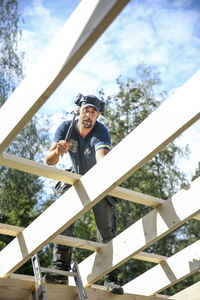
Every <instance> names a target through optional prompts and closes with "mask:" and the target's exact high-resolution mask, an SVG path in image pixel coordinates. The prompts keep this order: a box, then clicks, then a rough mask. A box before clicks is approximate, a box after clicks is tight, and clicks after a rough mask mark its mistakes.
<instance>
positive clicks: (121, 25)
mask: <svg viewBox="0 0 200 300" xmlns="http://www.w3.org/2000/svg"><path fill="white" fill-rule="evenodd" d="M80 2H81V1H79V0H56V1H51V0H29V1H27V0H19V8H20V11H21V15H22V17H23V19H24V24H23V26H22V38H21V41H20V43H19V49H20V50H21V51H23V52H24V53H25V58H24V73H25V75H26V74H27V73H28V71H29V68H31V67H32V66H33V65H34V63H35V62H36V61H37V59H38V58H39V56H40V54H41V53H42V52H43V51H44V50H45V48H46V47H47V45H48V44H49V43H50V41H51V40H52V39H53V38H54V36H55V35H56V33H57V32H58V31H59V29H60V28H61V27H62V26H63V25H64V23H65V21H66V20H67V18H68V17H69V16H70V15H71V14H72V12H73V10H74V9H75V8H76V7H77V6H78V4H79V3H80ZM139 63H145V64H146V65H148V66H152V67H154V68H155V71H156V72H158V73H160V78H161V80H162V89H163V90H165V91H167V92H168V94H171V93H173V92H174V91H175V90H176V89H177V88H179V87H181V85H183V84H184V83H185V82H186V81H187V80H188V79H189V78H190V77H192V75H194V74H195V73H196V72H197V71H198V70H199V69H200V1H199V0H131V1H130V2H129V4H128V5H127V6H126V7H125V8H124V9H123V11H122V12H121V13H120V15H119V16H118V17H117V18H116V19H115V20H114V21H113V23H112V24H111V25H110V26H109V27H108V29H107V30H106V31H105V32H104V34H103V35H102V36H101V37H100V38H99V39H98V41H97V42H96V43H95V44H94V46H93V47H92V48H91V49H90V50H89V52H88V53H87V54H86V55H85V56H84V57H83V58H82V60H81V61H80V62H79V63H78V64H77V66H76V67H75V68H74V70H72V72H71V73H70V74H69V75H68V76H67V78H66V79H65V80H64V81H63V83H62V84H61V85H60V86H59V87H58V88H57V90H56V91H55V92H54V93H53V95H52V96H51V97H50V98H49V99H48V100H47V102H46V103H45V104H44V105H43V106H42V108H41V109H40V111H39V112H40V113H44V114H48V115H50V116H51V119H52V120H53V124H54V125H53V127H52V128H51V129H50V132H51V133H53V132H54V131H55V129H56V127H57V126H58V125H59V123H60V122H61V121H62V119H63V116H64V114H63V112H65V111H66V112H71V111H72V110H73V109H74V100H75V97H76V95H77V94H78V93H82V94H84V95H86V94H97V91H98V90H100V89H102V88H103V90H104V91H105V93H106V95H114V94H115V92H116V91H117V84H116V79H117V78H118V77H119V76H120V75H121V76H123V77H124V78H126V77H128V76H133V74H134V71H135V68H136V66H137V65H138V64H139ZM69 99H70V102H69ZM69 103H71V104H69ZM180 109H181V108H180ZM199 137H200V121H197V122H196V123H195V124H193V125H192V126H191V127H190V128H189V129H187V130H186V131H185V132H184V133H183V134H182V135H181V136H180V138H179V139H177V140H176V142H177V144H178V145H180V146H181V147H184V146H186V145H187V144H189V147H190V151H191V154H190V156H189V159H187V160H186V159H184V160H181V162H180V168H181V170H183V171H184V172H186V173H187V175H188V178H190V177H191V176H192V175H193V174H194V172H195V169H196V168H197V166H198V162H199V161H200V159H199V148H200V139H199Z"/></svg>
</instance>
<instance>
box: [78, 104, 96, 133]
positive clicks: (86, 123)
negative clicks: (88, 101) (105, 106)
mask: <svg viewBox="0 0 200 300" xmlns="http://www.w3.org/2000/svg"><path fill="white" fill-rule="evenodd" d="M98 116H99V112H97V111H96V110H95V108H94V107H93V106H88V107H86V108H80V123H81V126H82V127H83V128H93V127H94V125H95V123H96V120H97V118H98Z"/></svg>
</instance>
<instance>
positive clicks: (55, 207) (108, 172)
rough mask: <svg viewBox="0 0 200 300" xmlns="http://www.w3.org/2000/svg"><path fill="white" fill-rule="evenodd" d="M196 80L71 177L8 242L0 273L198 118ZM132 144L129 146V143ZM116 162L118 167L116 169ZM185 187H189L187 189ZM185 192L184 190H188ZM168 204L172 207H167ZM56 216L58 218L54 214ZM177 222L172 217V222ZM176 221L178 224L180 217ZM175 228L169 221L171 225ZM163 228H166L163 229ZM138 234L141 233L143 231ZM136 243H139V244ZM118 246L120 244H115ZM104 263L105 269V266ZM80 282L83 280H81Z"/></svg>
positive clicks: (19, 261) (199, 77)
mask: <svg viewBox="0 0 200 300" xmlns="http://www.w3.org/2000/svg"><path fill="white" fill-rule="evenodd" d="M199 81H200V72H197V73H196V74H195V75H194V76H193V77H192V78H191V79H190V80H189V81H188V82H186V83H185V84H184V86H183V87H182V88H181V89H179V90H178V91H176V93H175V94H174V95H173V96H171V97H170V98H168V99H167V100H166V101H165V102H164V103H163V104H162V105H161V106H160V107H159V108H158V109H157V110H156V111H154V112H153V113H152V114H151V115H150V116H149V117H148V118H146V119H145V121H144V122H143V123H141V124H140V125H139V126H138V127H137V128H136V129H135V130H134V131H133V132H131V133H130V134H129V135H128V136H127V137H126V138H125V139H124V140H123V141H122V142H120V143H119V144H118V145H117V146H116V147H115V148H114V149H113V150H112V151H110V152H109V153H108V154H107V155H106V156H105V157H104V158H103V159H102V160H100V161H99V162H98V164H96V165H95V166H94V167H93V168H91V169H90V170H89V171H88V172H87V173H86V174H85V175H84V176H82V177H81V179H80V180H79V181H77V182H75V184H74V186H72V187H71V188H70V189H69V190H68V191H67V192H66V193H65V194H64V195H63V196H61V197H60V198H59V199H58V200H57V201H56V202H54V203H53V204H52V205H51V206H50V207H49V208H48V209H46V210H45V212H44V213H43V214H41V215H40V216H39V217H38V218H37V219H36V220H35V221H34V222H33V223H32V224H30V225H29V226H28V227H27V228H26V229H25V230H24V231H23V232H22V233H20V234H19V235H18V236H17V238H15V239H14V240H13V241H12V242H11V243H10V244H9V245H7V246H6V247H5V248H4V249H3V250H2V251H1V253H0V266H1V268H0V276H9V274H10V273H12V272H14V271H15V270H16V269H17V268H19V267H20V266H21V265H22V264H23V263H25V262H26V261H27V260H28V259H29V258H30V257H31V255H32V254H33V253H35V252H38V251H39V250H40V249H42V248H43V246H44V245H45V244H47V243H48V242H49V241H51V240H53V239H54V238H55V237H56V236H57V235H58V234H59V233H60V232H62V231H63V230H64V229H65V228H67V227H68V226H70V225H71V224H72V223H74V222H75V221H76V220H77V219H78V218H79V217H80V216H81V215H83V214H84V213H86V212H87V211H88V210H89V209H91V208H92V207H93V206H94V205H95V204H97V203H98V202H99V201H100V200H101V199H102V198H103V197H104V196H105V195H107V194H108V193H109V192H110V191H111V190H113V189H114V188H115V187H116V186H118V185H119V184H120V183H122V182H123V181H124V180H125V179H126V178H128V177H129V176H130V175H131V174H132V173H134V172H135V171H136V170H137V169H139V168H140V167H142V166H143V165H144V164H145V163H146V162H147V161H148V160H149V159H150V158H151V157H153V156H154V155H155V154H156V153H157V152H159V151H160V150H161V149H162V148H163V147H164V146H165V145H167V144H168V143H169V142H170V141H172V140H173V139H174V138H175V137H176V136H178V135H179V134H180V133H181V132H182V131H184V130H185V129H186V128H187V127H189V126H190V125H191V124H192V123H194V122H195V121H196V120H197V119H198V118H199V117H200V101H199V96H200V86H199ZM191 91H192V92H191ZM180 107H181V113H180ZM169 120H170V122H169ZM158 124H159V126H158ZM133 143H134V149H133V147H132V145H133ZM119 157H120V159H119ZM116 166H117V167H118V168H116ZM94 178H95V181H96V182H98V185H95V184H91V183H92V182H94ZM195 182H196V181H195ZM194 185H195V183H194V182H193V186H194ZM190 190H191V188H190V189H189V190H188V191H190ZM188 191H184V192H185V193H187V192H188ZM194 198H195V197H194ZM69 199H70V200H69ZM71 203H73V205H71ZM166 203H170V202H169V201H166V202H165V203H163V204H161V206H162V207H165V205H167V204H166ZM185 205H186V207H187V203H185ZM169 208H170V209H171V207H170V206H169ZM191 209H194V211H193V213H191V214H190V217H192V216H193V215H194V214H198V213H200V212H199V207H198V208H197V207H196V206H195V207H193V205H191V207H190V208H189V210H188V214H189V212H191ZM171 210H172V209H171ZM195 210H196V211H195ZM183 211H185V210H183ZM172 212H173V210H172ZM154 214H155V216H156V215H157V211H153V213H152V218H154V216H153V215H154ZM56 215H57V216H59V217H58V218H55V216H56ZM186 219H187V216H186V217H185V220H186ZM145 220H146V219H145ZM147 220H148V217H147ZM150 221H152V220H150ZM168 222H169V223H170V220H168ZM177 223H178V222H177V220H176V219H175V224H177ZM138 224H139V223H138ZM149 224H150V225H149V226H147V229H151V227H152V225H151V223H149ZM153 224H154V223H153ZM154 225H155V224H154ZM179 225H181V221H180V224H179ZM174 227H175V226H174ZM174 227H173V226H172V227H171V229H170V230H172V228H174ZM141 228H142V227H140V228H139V229H140V232H141ZM161 228H162V227H161ZM161 231H162V230H161ZM136 232H137V230H136ZM148 232H149V231H148ZM167 232H168V231H167V230H166V231H164V233H163V234H166V233H167ZM131 234H132V232H131ZM154 234H155V232H154V231H153V233H152V236H153V237H152V240H151V242H148V243H152V242H153V241H154V240H156V239H158V237H155V235H154ZM142 236H143V238H144V235H142ZM149 236H150V235H149ZM136 240H137V239H136ZM139 240H140V241H141V238H140V239H139ZM131 241H132V239H131ZM143 241H144V240H143ZM127 243H129V242H127ZM148 243H147V244H148ZM136 244H137V245H138V243H136ZM110 246H111V244H109V245H108V247H107V248H106V249H107V250H108V249H109V247H110ZM145 246H146V244H145ZM143 247H144V243H143V244H142V247H141V249H140V250H139V251H138V250H136V249H135V248H134V250H133V252H132V253H131V254H130V255H132V254H133V253H134V252H137V253H135V254H138V253H139V252H141V251H142V250H143ZM120 248H121V247H120V246H119V249H120ZM101 251H102V250H101ZM102 252H104V251H102ZM130 252H131V251H130ZM126 253H127V251H124V254H126ZM128 256H129V255H128ZM128 256H127V257H128ZM127 257H126V258H125V257H124V260H127ZM118 259H119V257H118ZM92 263H93V262H92ZM121 263H123V260H122V261H121V260H120V259H119V260H117V262H116V265H117V264H121ZM114 265H115V263H114ZM88 267H89V268H90V267H91V264H88ZM106 268H108V269H107V270H106ZM112 268H113V267H112V266H111V265H109V264H107V263H106V264H105V269H104V268H103V269H102V270H101V269H98V268H97V272H96V273H95V275H94V277H93V276H89V277H88V280H89V281H90V279H91V281H92V282H91V283H93V282H94V281H96V280H95V278H97V277H99V276H100V277H101V275H100V274H104V273H106V272H107V271H109V270H110V269H112ZM90 271H91V270H90ZM85 283H86V284H87V282H86V279H85ZM89 284H90V282H89Z"/></svg>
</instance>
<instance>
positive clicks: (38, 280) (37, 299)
mask: <svg viewBox="0 0 200 300" xmlns="http://www.w3.org/2000/svg"><path fill="white" fill-rule="evenodd" d="M31 261H32V265H33V272H34V276H35V290H34V294H33V299H34V300H47V297H46V290H45V285H44V282H43V279H42V273H47V272H51V273H55V274H59V275H66V276H72V277H74V280H75V283H76V288H77V292H78V299H79V300H86V299H87V294H86V292H85V290H84V287H83V283H82V280H81V277H80V273H79V269H78V264H77V262H76V261H74V263H73V265H72V272H67V271H62V270H56V269H49V268H42V267H40V262H39V257H38V254H37V253H36V254H35V255H33V256H32V258H31Z"/></svg>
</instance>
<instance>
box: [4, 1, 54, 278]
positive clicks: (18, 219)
mask: <svg viewBox="0 0 200 300" xmlns="http://www.w3.org/2000/svg"><path fill="white" fill-rule="evenodd" d="M21 22H22V19H21V16H20V13H19V11H18V1H15V0H1V1H0V24H1V35H0V51H1V58H0V106H1V105H3V104H4V102H5V101H6V99H7V98H8V96H9V95H10V94H11V93H12V91H13V90H14V89H15V87H16V86H17V84H18V82H19V81H21V79H22V78H23V72H22V59H23V54H22V53H19V52H18V48H17V45H18V41H19V38H20V23H21ZM8 118H9V115H8ZM39 125H40V126H42V127H43V128H42V130H40V128H41V127H39ZM47 128H48V122H45V120H44V119H43V123H42V125H41V119H40V118H39V117H34V118H33V119H32V120H31V121H30V122H29V123H28V124H27V125H26V126H25V128H24V129H23V130H22V131H21V132H20V133H19V134H18V136H17V137H16V138H15V140H14V141H13V142H12V143H11V144H10V146H9V147H8V148H7V149H6V152H7V153H10V154H12V155H16V156H19V157H24V158H27V159H30V160H33V161H43V156H44V151H45V149H47V148H48V147H49V135H48V130H47ZM44 195H45V192H44V181H43V180H42V179H41V178H39V177H37V176H35V175H31V174H28V173H24V172H21V171H17V170H15V169H12V168H6V167H3V166H0V222H1V223H7V224H10V225H16V226H22V227H26V226H27V225H29V224H30V223H31V222H32V221H33V220H34V219H35V218H36V217H37V216H38V214H39V213H40V212H41V209H42V207H43V206H42V205H43V203H44V202H45V201H46V200H47V202H51V201H52V200H51V199H50V197H49V199H46V198H48V197H47V196H44ZM12 239H13V237H8V236H5V235H1V242H0V249H2V248H4V247H5V246H6V245H7V244H8V243H9V242H10V241H11V240H12ZM43 257H45V255H43ZM18 272H21V273H28V274H31V273H32V266H31V264H30V261H29V262H27V263H26V264H25V265H24V266H23V267H22V268H21V269H20V270H18Z"/></svg>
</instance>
